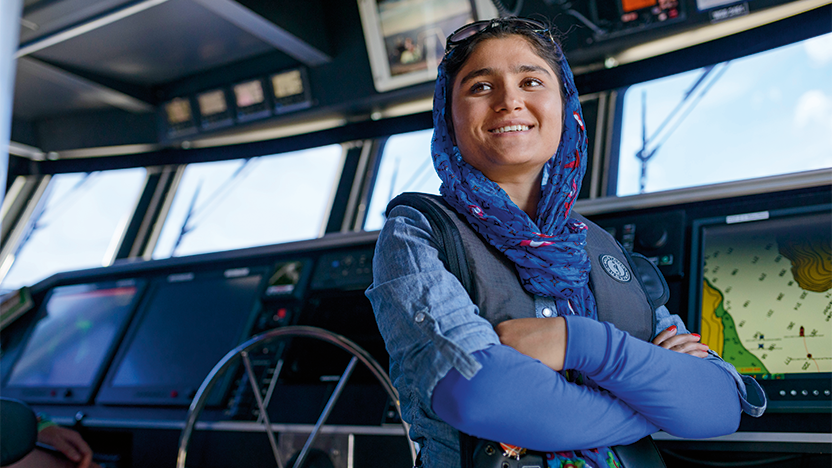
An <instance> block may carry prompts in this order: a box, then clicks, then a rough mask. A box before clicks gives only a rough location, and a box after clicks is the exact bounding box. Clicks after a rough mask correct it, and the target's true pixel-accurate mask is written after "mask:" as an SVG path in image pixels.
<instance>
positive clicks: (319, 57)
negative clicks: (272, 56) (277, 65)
mask: <svg viewBox="0 0 832 468" xmlns="http://www.w3.org/2000/svg"><path fill="white" fill-rule="evenodd" d="M193 1H194V2H196V3H198V4H200V5H202V6H204V7H205V8H207V9H209V10H210V11H212V12H214V13H216V14H217V15H219V16H221V17H222V18H225V19H226V20H227V21H229V22H230V23H233V24H235V25H236V26H238V27H240V28H242V29H244V30H245V31H247V32H249V33H250V34H252V35H254V36H256V37H257V38H259V39H260V40H262V41H264V42H266V43H267V44H270V45H272V46H274V47H275V48H276V49H278V50H280V51H281V52H283V53H285V54H286V55H288V56H290V57H292V58H294V59H296V60H299V61H300V62H303V63H304V64H305V65H307V66H310V67H314V66H319V65H323V64H325V63H329V62H330V61H332V57H330V56H329V54H327V53H325V52H324V51H322V50H320V49H319V48H317V47H314V46H313V45H311V44H310V43H308V42H307V41H304V40H303V39H301V38H299V37H297V36H295V35H294V34H292V33H290V32H289V31H287V30H285V29H283V28H281V27H279V26H277V25H276V24H274V23H272V22H271V21H269V20H267V19H265V18H263V17H262V16H260V15H258V14H257V13H255V12H253V11H251V10H250V9H248V8H246V7H244V6H243V5H240V4H239V3H237V2H235V1H234V0H193Z"/></svg>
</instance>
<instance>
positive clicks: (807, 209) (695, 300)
mask: <svg viewBox="0 0 832 468" xmlns="http://www.w3.org/2000/svg"><path fill="white" fill-rule="evenodd" d="M830 212H832V203H824V204H818V205H809V206H801V207H788V208H780V209H771V210H762V211H755V212H750V213H738V214H732V215H723V216H715V217H709V218H700V219H696V220H694V221H693V222H692V223H691V244H690V268H689V271H690V281H689V284H688V287H689V290H688V316H687V324H688V328H689V329H690V330H691V331H692V332H697V333H698V332H700V331H701V319H702V310H701V308H702V287H701V284H702V280H703V265H702V252H703V245H702V244H703V242H704V236H703V232H704V229H705V228H707V227H712V226H727V225H729V224H748V223H754V222H761V221H768V220H776V219H783V218H789V217H796V216H806V215H815V214H824V213H830ZM743 218H745V219H746V220H743V221H738V222H733V223H729V222H728V220H729V219H743ZM756 380H757V381H758V382H759V383H760V385H761V386H762V387H763V389H764V390H765V391H766V394H767V395H768V396H769V403H768V408H770V409H774V410H776V411H787V412H788V411H797V412H800V411H815V410H823V411H826V410H830V409H832V400H830V399H829V396H821V397H819V399H817V400H814V401H813V400H811V399H801V398H799V397H798V399H794V400H792V401H789V400H787V399H786V400H781V399H780V398H781V397H778V396H776V395H774V393H775V392H777V393H780V392H781V391H783V389H784V388H786V386H788V387H789V388H791V387H794V388H802V386H805V385H810V384H812V383H813V382H818V381H827V382H828V381H830V380H832V372H820V373H814V374H786V375H785V376H784V378H783V379H777V380H771V379H756ZM784 382H786V383H785V384H784ZM798 391H799V390H798ZM791 396H795V395H794V394H792V395H791ZM786 398H788V395H787V396H786Z"/></svg>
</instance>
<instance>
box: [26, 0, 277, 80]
mask: <svg viewBox="0 0 832 468" xmlns="http://www.w3.org/2000/svg"><path fill="white" fill-rule="evenodd" d="M271 51H274V48H273V47H272V46H270V45H269V44H267V43H266V42H264V41H262V40H260V39H258V38H257V37H255V36H254V35H252V34H250V33H249V32H247V31H245V30H243V29H241V28H240V27H238V26H236V25H234V24H232V23H231V22H229V21H227V20H226V19H224V18H222V17H220V16H218V15H216V14H215V13H213V12H211V11H209V10H207V9H206V8H205V7H203V6H202V5H200V4H197V3H195V2H194V1H191V0H169V1H166V2H164V3H161V4H158V5H155V6H153V7H151V8H147V9H144V10H142V11H139V12H137V13H135V14H133V15H131V16H128V17H126V18H122V19H120V20H119V21H117V22H114V23H111V24H107V25H104V26H101V27H98V28H96V29H93V30H91V31H88V32H85V33H84V34H80V35H78V36H75V37H71V38H69V39H67V40H65V41H63V42H59V43H57V44H55V45H51V46H49V47H46V48H44V49H41V50H38V51H37V52H34V53H33V56H34V57H37V58H39V59H41V60H44V61H47V62H50V63H53V64H56V65H58V66H67V67H68V68H70V69H80V70H84V71H86V72H89V73H91V74H94V75H101V76H105V77H108V78H111V79H116V80H120V81H124V82H127V83H131V84H136V85H143V86H150V85H155V84H161V83H166V82H170V81H173V80H176V79H179V78H182V77H185V76H188V75H192V74H195V73H199V72H202V71H205V70H208V69H211V68H213V67H217V66H221V65H225V64H229V63H233V62H236V61H238V60H242V59H245V58H249V57H253V56H256V55H259V54H263V53H266V52H271Z"/></svg>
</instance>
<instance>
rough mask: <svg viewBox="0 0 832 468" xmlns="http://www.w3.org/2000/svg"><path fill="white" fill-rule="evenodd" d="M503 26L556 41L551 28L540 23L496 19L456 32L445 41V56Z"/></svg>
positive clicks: (523, 19) (515, 19)
mask: <svg viewBox="0 0 832 468" xmlns="http://www.w3.org/2000/svg"><path fill="white" fill-rule="evenodd" d="M503 25H507V26H511V27H514V28H518V29H525V30H527V31H531V32H534V33H537V34H540V35H543V37H545V38H546V39H548V40H550V41H552V42H554V39H552V35H551V33H550V32H549V28H547V27H546V26H545V25H544V24H543V23H541V22H540V21H535V20H530V19H525V18H517V17H512V18H494V19H490V20H482V21H475V22H473V23H469V24H466V25H465V26H463V27H461V28H459V29H457V30H456V31H454V32H453V33H452V34H451V35H450V36H448V39H447V41H445V55H448V53H449V52H450V51H452V50H453V49H454V48H455V47H456V46H458V45H460V44H462V43H463V42H465V41H468V40H470V39H471V38H472V37H474V36H476V35H478V34H482V33H484V32H485V31H488V30H490V29H494V28H496V27H499V26H503Z"/></svg>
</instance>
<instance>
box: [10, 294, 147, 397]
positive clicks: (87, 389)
mask: <svg viewBox="0 0 832 468" xmlns="http://www.w3.org/2000/svg"><path fill="white" fill-rule="evenodd" d="M72 286H94V287H95V290H102V289H114V288H119V287H125V286H132V287H135V288H136V293H135V294H134V295H133V297H132V298H131V300H130V304H129V305H128V311H127V313H126V314H125V316H124V318H123V320H122V322H121V323H120V324H119V327H118V329H117V330H116V332H115V334H114V335H113V339H112V340H111V342H110V344H109V347H108V348H107V350H106V352H105V353H104V357H103V359H102V360H101V363H100V365H99V366H98V369H96V371H95V373H94V375H93V378H92V379H91V382H90V384H89V385H86V386H75V385H73V386H58V385H38V386H25V385H11V386H9V385H8V381H9V379H10V378H11V376H12V373H13V371H14V368H15V366H16V365H17V363H18V362H19V361H20V359H21V358H22V357H23V355H24V351H25V349H26V346H28V344H29V340H30V339H31V338H32V335H33V334H34V332H35V328H36V327H37V325H38V322H39V321H40V317H41V316H42V314H44V313H45V312H46V307H47V306H48V304H49V301H50V300H51V299H52V297H53V296H54V293H55V291H56V290H57V289H59V288H64V287H72ZM146 291H147V282H146V281H145V280H143V279H138V278H129V279H120V280H110V281H92V282H82V283H68V284H60V285H56V286H55V287H53V288H51V289H50V290H49V292H48V293H47V294H46V296H45V297H44V300H43V302H42V303H41V305H40V306H39V307H38V309H37V312H36V314H37V315H36V317H35V319H34V320H32V323H31V324H29V325H28V327H27V329H26V333H25V336H24V338H23V340H22V341H21V343H20V347H19V351H18V353H17V355H16V356H15V357H14V360H13V361H12V363H11V364H10V366H9V371H8V372H6V373H5V375H4V376H3V396H4V397H10V398H18V399H20V400H23V401H25V402H27V403H48V404H75V405H77V404H82V405H83V404H88V403H90V402H91V401H92V398H93V396H94V395H95V393H96V391H97V390H98V389H99V388H100V386H101V383H102V381H103V379H104V376H105V375H106V374H107V371H108V369H109V367H110V366H111V365H112V362H113V359H114V357H115V354H116V352H117V351H118V348H119V346H120V344H121V341H122V340H123V339H124V335H125V333H127V330H128V328H129V327H130V324H131V323H132V322H133V318H134V317H135V315H136V310H137V309H138V305H139V304H140V303H141V300H142V298H143V296H144V293H145V292H146Z"/></svg>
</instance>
